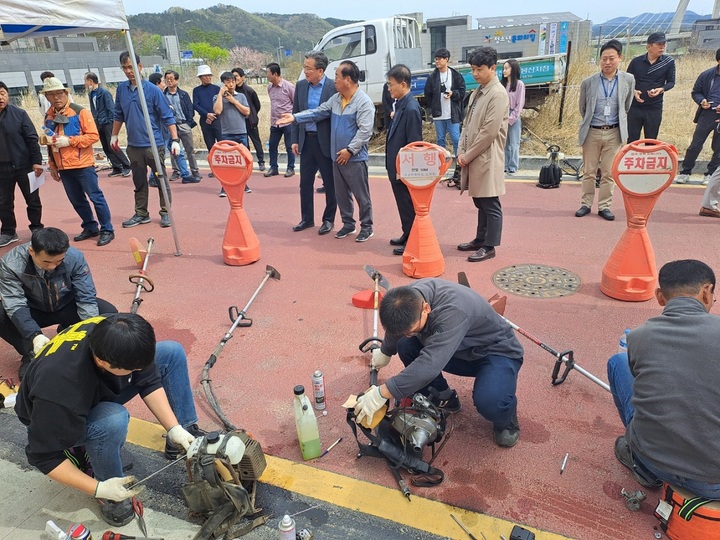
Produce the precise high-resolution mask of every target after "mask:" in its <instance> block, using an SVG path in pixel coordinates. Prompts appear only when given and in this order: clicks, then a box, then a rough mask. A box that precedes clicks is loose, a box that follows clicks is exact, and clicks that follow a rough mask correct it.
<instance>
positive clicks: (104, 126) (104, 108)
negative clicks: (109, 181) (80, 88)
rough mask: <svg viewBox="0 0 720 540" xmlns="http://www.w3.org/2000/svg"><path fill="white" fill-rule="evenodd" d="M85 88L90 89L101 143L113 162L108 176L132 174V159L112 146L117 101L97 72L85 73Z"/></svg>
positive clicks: (91, 102) (89, 96) (91, 107)
mask: <svg viewBox="0 0 720 540" xmlns="http://www.w3.org/2000/svg"><path fill="white" fill-rule="evenodd" d="M85 88H87V90H88V98H89V100H90V112H91V113H92V116H93V118H94V119H95V125H96V126H97V128H98V133H99V135H100V144H102V147H103V151H104V152H105V155H106V156H107V158H108V160H110V163H111V164H112V171H111V172H110V174H109V175H108V176H130V161H129V160H128V158H127V156H126V155H125V152H123V151H122V150H120V149H119V148H118V149H117V150H115V149H114V148H112V147H111V146H110V139H111V138H112V126H113V120H114V119H115V101H114V100H113V97H112V95H111V94H110V92H108V91H107V89H105V88H103V87H102V86H100V80H99V79H98V76H97V75H96V74H95V73H86V74H85Z"/></svg>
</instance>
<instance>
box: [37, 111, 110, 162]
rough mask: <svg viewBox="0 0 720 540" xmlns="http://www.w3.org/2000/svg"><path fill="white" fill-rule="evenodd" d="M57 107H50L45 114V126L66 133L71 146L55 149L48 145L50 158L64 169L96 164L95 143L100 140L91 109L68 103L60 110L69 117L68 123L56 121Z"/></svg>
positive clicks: (59, 132)
mask: <svg viewBox="0 0 720 540" xmlns="http://www.w3.org/2000/svg"><path fill="white" fill-rule="evenodd" d="M55 114H56V113H55V109H54V107H50V110H48V112H47V115H45V127H47V128H48V129H51V130H52V131H54V132H55V135H57V136H60V135H65V136H66V137H68V138H69V139H70V146H67V147H65V148H59V149H58V150H59V151H58V152H56V151H54V149H53V147H52V146H48V156H50V157H49V160H51V161H53V162H54V163H55V166H56V167H57V168H58V169H59V170H61V171H63V170H65V169H82V168H85V167H93V166H94V165H95V156H94V154H93V143H96V142H97V141H99V140H100V135H99V134H98V130H97V126H96V125H95V120H93V117H92V114H91V113H90V111H89V110H87V109H84V108H82V107H80V106H79V105H75V104H71V103H68V104H67V105H66V106H65V109H64V110H62V111H61V112H60V114H63V115H64V116H66V117H67V119H68V121H69V122H68V123H67V124H56V123H55Z"/></svg>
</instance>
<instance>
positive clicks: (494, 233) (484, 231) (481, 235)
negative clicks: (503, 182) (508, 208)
mask: <svg viewBox="0 0 720 540" xmlns="http://www.w3.org/2000/svg"><path fill="white" fill-rule="evenodd" d="M473 203H474V204H475V208H477V211H478V224H477V232H476V234H475V242H476V243H478V244H482V245H483V246H488V247H495V246H499V245H500V237H501V236H502V224H503V215H502V206H501V205H500V197H473Z"/></svg>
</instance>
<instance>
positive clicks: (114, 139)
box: [110, 135, 120, 152]
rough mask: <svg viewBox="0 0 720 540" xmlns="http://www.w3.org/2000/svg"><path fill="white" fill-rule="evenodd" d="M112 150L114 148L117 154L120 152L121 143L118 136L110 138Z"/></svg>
mask: <svg viewBox="0 0 720 540" xmlns="http://www.w3.org/2000/svg"><path fill="white" fill-rule="evenodd" d="M110 148H112V149H113V150H115V151H116V152H117V151H119V150H120V143H119V142H118V136H117V135H113V136H112V137H110Z"/></svg>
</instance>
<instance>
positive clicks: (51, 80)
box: [40, 77, 67, 94]
mask: <svg viewBox="0 0 720 540" xmlns="http://www.w3.org/2000/svg"><path fill="white" fill-rule="evenodd" d="M56 90H65V91H66V92H67V88H65V85H64V84H63V83H62V81H61V80H60V79H58V78H57V77H48V78H47V79H45V82H43V87H42V90H40V93H42V94H44V93H45V92H55V91H56Z"/></svg>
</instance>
